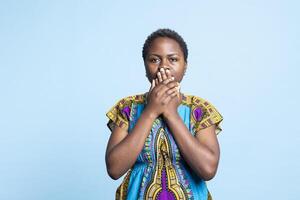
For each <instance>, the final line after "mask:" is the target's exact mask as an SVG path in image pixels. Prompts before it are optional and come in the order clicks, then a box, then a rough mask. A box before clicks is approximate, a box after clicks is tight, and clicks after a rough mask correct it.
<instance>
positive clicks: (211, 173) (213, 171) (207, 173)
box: [202, 167, 217, 181]
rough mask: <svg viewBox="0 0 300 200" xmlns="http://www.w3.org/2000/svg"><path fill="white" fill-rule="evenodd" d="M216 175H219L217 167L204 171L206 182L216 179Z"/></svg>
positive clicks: (203, 176) (203, 177)
mask: <svg viewBox="0 0 300 200" xmlns="http://www.w3.org/2000/svg"><path fill="white" fill-rule="evenodd" d="M216 173H217V168H216V167H208V168H207V169H205V170H203V173H202V179H203V180H205V181H210V180H211V179H213V178H214V177H215V175H216Z"/></svg>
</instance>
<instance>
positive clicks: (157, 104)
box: [146, 72, 178, 118]
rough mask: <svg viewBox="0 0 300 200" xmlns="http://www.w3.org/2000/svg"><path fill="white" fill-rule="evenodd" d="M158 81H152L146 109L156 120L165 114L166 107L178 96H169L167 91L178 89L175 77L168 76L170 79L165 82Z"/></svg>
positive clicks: (173, 94)
mask: <svg viewBox="0 0 300 200" xmlns="http://www.w3.org/2000/svg"><path fill="white" fill-rule="evenodd" d="M159 73H160V72H158V74H159ZM156 79H157V78H156ZM156 79H152V83H151V87H150V90H149V92H148V95H147V105H146V109H148V111H149V112H151V114H152V115H154V117H155V118H157V117H158V116H159V115H160V114H162V113H163V111H164V109H165V106H166V105H167V104H168V103H169V102H170V100H171V99H172V98H174V97H176V95H177V93H174V92H173V93H171V94H168V93H167V91H169V90H174V89H176V87H178V83H177V82H175V81H174V77H172V76H168V78H167V79H164V80H163V81H158V80H156Z"/></svg>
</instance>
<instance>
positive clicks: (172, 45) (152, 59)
mask: <svg viewBox="0 0 300 200" xmlns="http://www.w3.org/2000/svg"><path fill="white" fill-rule="evenodd" d="M144 64H145V67H146V73H147V76H148V80H149V81H150V83H151V82H152V79H155V78H157V76H156V75H157V72H158V71H159V70H160V68H164V69H165V70H166V69H169V70H170V72H171V74H172V76H174V77H175V81H177V82H181V80H182V78H183V75H184V71H185V68H186V66H187V63H186V62H185V61H184V55H183V52H182V50H181V48H180V46H179V44H178V43H177V42H176V40H173V39H171V38H167V37H158V38H156V39H155V40H154V41H153V42H152V43H151V46H150V48H149V51H148V55H147V56H146V59H145V62H144Z"/></svg>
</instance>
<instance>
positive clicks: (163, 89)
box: [156, 84, 169, 99]
mask: <svg viewBox="0 0 300 200" xmlns="http://www.w3.org/2000/svg"><path fill="white" fill-rule="evenodd" d="M168 90H169V88H168V87H167V86H166V85H164V84H160V85H159V86H158V91H157V93H156V95H157V96H158V98H160V99H161V98H164V96H167V94H166V92H167V91H168Z"/></svg>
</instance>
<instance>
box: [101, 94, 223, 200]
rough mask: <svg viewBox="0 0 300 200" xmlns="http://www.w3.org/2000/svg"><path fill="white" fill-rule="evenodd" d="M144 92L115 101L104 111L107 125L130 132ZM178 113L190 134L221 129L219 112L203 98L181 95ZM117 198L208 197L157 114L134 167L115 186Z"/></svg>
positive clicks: (186, 199)
mask: <svg viewBox="0 0 300 200" xmlns="http://www.w3.org/2000/svg"><path fill="white" fill-rule="evenodd" d="M146 97H147V92H146V93H144V94H137V95H133V96H128V97H125V98H122V99H121V100H119V101H118V102H117V103H116V104H115V105H114V106H113V107H112V108H111V109H110V110H109V111H108V112H107V113H106V116H107V117H108V118H109V121H108V123H107V126H108V128H109V129H110V130H113V127H114V126H115V125H117V126H119V127H121V128H124V129H125V130H127V131H128V133H129V134H130V132H131V130H132V129H133V128H134V125H135V124H136V122H137V120H138V119H139V116H140V115H141V113H142V112H143V109H144V108H145V105H146V103H147V101H146ZM182 97H183V98H182V103H181V104H180V105H179V107H178V109H177V110H178V113H179V114H180V116H181V119H182V120H183V122H184V124H185V125H186V127H187V128H188V130H189V131H190V133H191V134H193V135H194V136H195V133H196V132H198V131H199V130H201V129H203V128H206V127H208V126H210V125H212V124H216V125H217V129H216V134H219V132H220V131H222V128H221V126H220V122H221V121H222V120H223V117H222V115H221V114H220V113H219V112H218V111H217V109H216V108H215V107H214V106H213V105H212V104H211V103H210V102H208V101H207V100H205V99H203V98H201V97H197V96H193V95H186V94H183V96H182ZM115 198H116V199H117V200H125V199H126V200H128V199H130V200H137V199H138V200H144V199H145V200H148V199H149V200H167V199H168V200H191V199H193V200H209V199H212V197H211V195H210V193H209V191H208V189H207V186H206V182H205V181H204V180H203V179H201V178H200V177H199V176H197V175H196V174H195V172H193V170H192V169H191V168H190V167H189V166H188V165H187V163H186V162H185V160H184V159H183V157H182V156H181V154H180V150H179V149H178V147H177V144H176V141H175V140H174V137H173V136H172V133H171V132H170V130H169V129H168V127H167V126H166V123H165V121H164V120H163V119H162V118H161V117H158V118H157V119H156V120H155V121H154V122H153V125H152V129H151V131H150V133H149V135H148V137H147V139H146V141H145V144H144V147H143V149H142V151H141V152H140V154H139V156H138V158H137V160H136V162H135V164H134V166H133V167H132V168H131V169H130V170H129V171H128V172H127V174H126V175H125V177H124V179H123V181H122V183H121V185H120V186H119V187H118V189H117V191H116V194H115Z"/></svg>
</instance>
